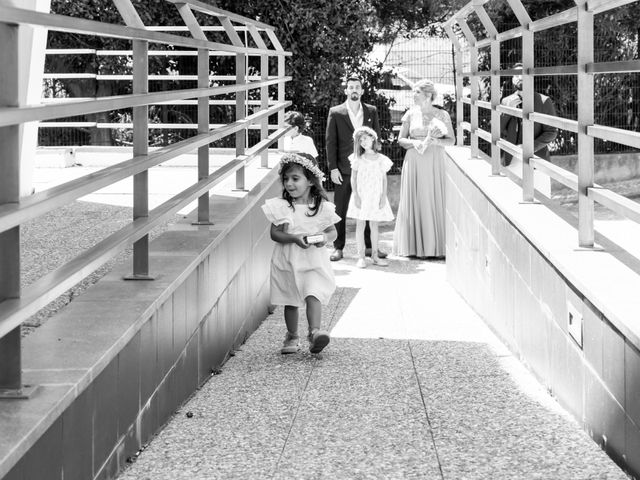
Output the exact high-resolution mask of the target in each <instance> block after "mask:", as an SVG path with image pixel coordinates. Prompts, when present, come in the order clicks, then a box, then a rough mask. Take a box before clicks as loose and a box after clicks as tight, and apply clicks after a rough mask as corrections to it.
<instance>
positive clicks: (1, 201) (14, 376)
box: [0, 23, 22, 398]
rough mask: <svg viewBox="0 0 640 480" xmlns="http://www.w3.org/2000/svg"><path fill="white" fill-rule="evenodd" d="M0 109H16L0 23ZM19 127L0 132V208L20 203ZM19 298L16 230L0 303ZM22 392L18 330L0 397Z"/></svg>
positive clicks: (4, 262) (8, 348)
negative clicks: (0, 151)
mask: <svg viewBox="0 0 640 480" xmlns="http://www.w3.org/2000/svg"><path fill="white" fill-rule="evenodd" d="M0 45H2V48H0V65H2V68H0V106H1V107H17V106H18V105H19V98H18V94H19V82H20V79H19V73H18V72H19V65H18V26H17V25H8V24H5V23H0ZM19 130H20V127H19V125H11V126H8V127H2V128H0V148H1V149H2V155H1V156H0V170H1V171H2V175H0V205H6V204H11V203H18V202H19V201H20V136H19ZM19 297H20V227H19V226H18V227H14V228H11V229H9V230H6V231H4V232H0V302H2V301H4V300H7V299H12V298H19ZM21 389H22V351H21V341H20V327H19V326H18V327H16V328H14V329H13V330H12V331H11V332H10V333H9V334H8V335H6V336H4V337H2V338H0V394H1V395H0V397H2V398H8V397H11V396H15V394H17V393H19V392H20V391H21Z"/></svg>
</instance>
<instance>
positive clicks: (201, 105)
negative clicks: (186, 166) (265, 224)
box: [196, 48, 211, 225]
mask: <svg viewBox="0 0 640 480" xmlns="http://www.w3.org/2000/svg"><path fill="white" fill-rule="evenodd" d="M208 86H209V50H206V49H204V48H201V49H198V88H206V87H208ZM209 98H210V97H199V98H198V133H207V132H208V131H209V118H210V114H209ZM208 176H209V145H203V146H201V147H199V148H198V181H200V180H202V179H204V178H207V177H208ZM209 194H210V192H206V193H203V194H202V195H201V196H200V197H198V221H197V222H196V223H197V224H198V225H211V212H210V211H209V208H210V207H209Z"/></svg>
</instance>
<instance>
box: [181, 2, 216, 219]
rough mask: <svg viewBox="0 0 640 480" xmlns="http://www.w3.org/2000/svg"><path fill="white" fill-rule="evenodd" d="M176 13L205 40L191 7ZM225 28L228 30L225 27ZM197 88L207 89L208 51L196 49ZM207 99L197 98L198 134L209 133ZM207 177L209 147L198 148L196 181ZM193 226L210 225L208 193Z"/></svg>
mask: <svg viewBox="0 0 640 480" xmlns="http://www.w3.org/2000/svg"><path fill="white" fill-rule="evenodd" d="M177 8H178V12H179V13H180V16H181V17H182V20H184V23H185V25H186V26H187V28H188V29H189V32H190V33H191V36H192V37H193V38H196V39H198V40H207V35H206V34H205V33H204V30H202V27H201V26H200V24H199V23H198V20H197V19H196V17H195V15H194V14H193V11H192V10H191V7H190V6H189V5H187V4H184V3H183V4H179V5H177ZM225 28H228V26H226V27H225ZM198 88H209V50H208V49H206V48H199V49H198ZM209 118H210V114H209V97H198V133H199V134H201V133H208V132H209ZM208 176H209V145H202V146H201V147H198V181H200V180H203V179H205V178H207V177H208ZM194 225H212V223H211V212H210V207H209V192H208V191H207V192H205V193H203V194H202V195H200V196H199V197H198V219H197V220H196V221H195V222H194Z"/></svg>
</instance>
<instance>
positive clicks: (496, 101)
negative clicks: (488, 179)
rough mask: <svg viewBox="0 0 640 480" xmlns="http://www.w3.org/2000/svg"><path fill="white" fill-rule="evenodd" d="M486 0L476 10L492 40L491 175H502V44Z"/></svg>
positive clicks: (475, 1) (475, 6)
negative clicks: (500, 141)
mask: <svg viewBox="0 0 640 480" xmlns="http://www.w3.org/2000/svg"><path fill="white" fill-rule="evenodd" d="M485 2H486V0H474V7H473V8H474V9H475V11H476V14H477V15H478V18H479V19H480V21H481V22H482V25H483V26H484V28H485V29H486V30H487V33H488V37H489V38H490V39H491V175H500V148H499V147H498V140H500V112H499V111H498V105H500V94H501V92H500V76H499V75H498V74H497V73H496V72H498V71H499V70H500V42H499V41H498V30H497V29H496V27H495V25H494V24H493V22H492V21H491V18H490V17H489V15H488V14H487V11H486V10H485V9H484V3H485Z"/></svg>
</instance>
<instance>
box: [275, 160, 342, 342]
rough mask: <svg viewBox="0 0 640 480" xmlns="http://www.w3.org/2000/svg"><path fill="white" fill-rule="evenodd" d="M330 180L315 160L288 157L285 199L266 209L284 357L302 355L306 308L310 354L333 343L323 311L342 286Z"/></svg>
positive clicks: (283, 171)
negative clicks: (326, 184)
mask: <svg viewBox="0 0 640 480" xmlns="http://www.w3.org/2000/svg"><path fill="white" fill-rule="evenodd" d="M323 177H324V175H323V173H322V171H321V170H320V169H319V168H318V165H317V164H316V162H315V160H314V159H313V157H311V156H310V155H308V154H304V153H300V154H297V153H286V154H285V155H283V157H282V159H281V167H280V179H281V181H282V187H283V190H282V197H281V198H271V199H269V200H267V201H266V202H265V204H264V205H263V207H262V210H263V211H264V213H265V215H266V217H267V219H268V220H269V221H270V222H271V239H272V240H273V241H275V242H276V246H275V248H274V250H273V255H272V257H271V303H272V304H273V305H284V321H285V323H286V325H287V334H286V336H285V339H284V344H283V346H282V349H281V350H280V352H281V353H283V354H288V353H295V352H297V351H298V350H299V349H300V343H299V338H300V336H299V334H298V310H299V308H300V307H306V313H307V321H308V323H309V334H308V340H309V351H310V352H311V353H319V352H320V351H322V349H323V348H324V347H326V346H327V344H328V343H329V340H330V339H329V334H328V333H327V332H326V331H325V330H322V329H321V319H322V305H323V304H327V303H328V301H329V299H330V297H331V295H332V294H333V292H334V290H335V288H336V283H335V279H334V277H333V270H332V268H331V264H330V263H329V256H328V252H327V250H326V249H325V248H323V247H324V246H325V244H326V243H327V242H333V241H334V240H335V238H336V228H335V227H334V223H336V222H338V221H340V217H339V216H338V215H336V212H335V210H336V207H335V205H334V204H333V203H331V202H329V201H328V200H327V194H326V192H325V190H324V188H322V184H321V182H322V179H323Z"/></svg>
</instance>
